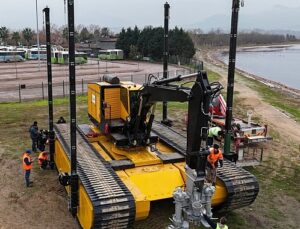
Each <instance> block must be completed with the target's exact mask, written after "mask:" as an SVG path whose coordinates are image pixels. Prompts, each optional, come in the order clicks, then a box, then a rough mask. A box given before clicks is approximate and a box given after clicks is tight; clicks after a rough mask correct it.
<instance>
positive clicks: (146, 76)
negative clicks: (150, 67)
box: [145, 73, 147, 83]
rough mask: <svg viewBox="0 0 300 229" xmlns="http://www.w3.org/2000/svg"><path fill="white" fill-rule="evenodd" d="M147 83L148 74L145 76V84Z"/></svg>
mask: <svg viewBox="0 0 300 229" xmlns="http://www.w3.org/2000/svg"><path fill="white" fill-rule="evenodd" d="M146 82H147V73H146V74H145V83H146Z"/></svg>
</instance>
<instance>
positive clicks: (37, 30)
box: [35, 0, 41, 71]
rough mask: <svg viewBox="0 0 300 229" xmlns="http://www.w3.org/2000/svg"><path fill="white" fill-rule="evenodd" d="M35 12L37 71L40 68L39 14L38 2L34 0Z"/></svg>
mask: <svg viewBox="0 0 300 229" xmlns="http://www.w3.org/2000/svg"><path fill="white" fill-rule="evenodd" d="M35 12H36V41H37V48H38V60H39V71H40V70H41V57H40V35H39V15H38V3H37V0H35Z"/></svg>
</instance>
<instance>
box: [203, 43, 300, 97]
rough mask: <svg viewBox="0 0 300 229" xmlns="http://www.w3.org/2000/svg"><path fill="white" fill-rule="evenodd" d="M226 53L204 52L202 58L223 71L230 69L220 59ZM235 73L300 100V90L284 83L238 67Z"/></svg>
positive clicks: (221, 51) (222, 50)
mask: <svg viewBox="0 0 300 229" xmlns="http://www.w3.org/2000/svg"><path fill="white" fill-rule="evenodd" d="M281 46H282V45H281ZM253 47H254V46H253ZM257 47H261V46H255V48H257ZM265 47H274V46H272V45H270V46H265ZM224 51H225V49H215V50H202V52H203V53H202V54H201V56H202V58H203V59H204V60H205V61H207V62H209V63H211V64H213V65H216V66H218V67H221V68H223V69H225V68H226V69H228V65H227V64H226V63H225V62H224V61H223V60H221V59H220V56H221V55H222V54H223V53H224ZM235 71H236V73H239V74H241V75H243V76H244V77H247V78H249V79H252V80H256V81H258V82H260V83H262V84H264V85H266V86H268V87H270V88H274V89H276V90H278V91H280V92H283V93H288V94H289V95H291V96H293V97H297V98H300V90H299V89H296V88H292V87H290V86H287V85H285V84H283V83H280V82H277V81H274V80H269V79H266V78H264V77H262V76H258V75H255V74H252V73H249V72H247V71H244V70H242V69H239V68H237V67H236V69H235Z"/></svg>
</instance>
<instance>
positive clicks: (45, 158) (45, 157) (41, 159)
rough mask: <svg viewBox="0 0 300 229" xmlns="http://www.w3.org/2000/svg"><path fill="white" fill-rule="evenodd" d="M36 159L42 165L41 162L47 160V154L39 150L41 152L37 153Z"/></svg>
mask: <svg viewBox="0 0 300 229" xmlns="http://www.w3.org/2000/svg"><path fill="white" fill-rule="evenodd" d="M38 159H39V161H38V163H39V165H42V162H43V161H44V160H47V159H48V156H47V154H45V153H43V152H41V153H40V154H39V157H38Z"/></svg>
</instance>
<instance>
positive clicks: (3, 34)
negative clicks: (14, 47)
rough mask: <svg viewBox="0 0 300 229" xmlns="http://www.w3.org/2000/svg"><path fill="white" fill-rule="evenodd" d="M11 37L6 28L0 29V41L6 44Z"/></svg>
mask: <svg viewBox="0 0 300 229" xmlns="http://www.w3.org/2000/svg"><path fill="white" fill-rule="evenodd" d="M8 37H9V30H8V28H6V27H5V26H2V27H0V39H1V41H2V42H4V43H5V44H6V42H7V39H8Z"/></svg>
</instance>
